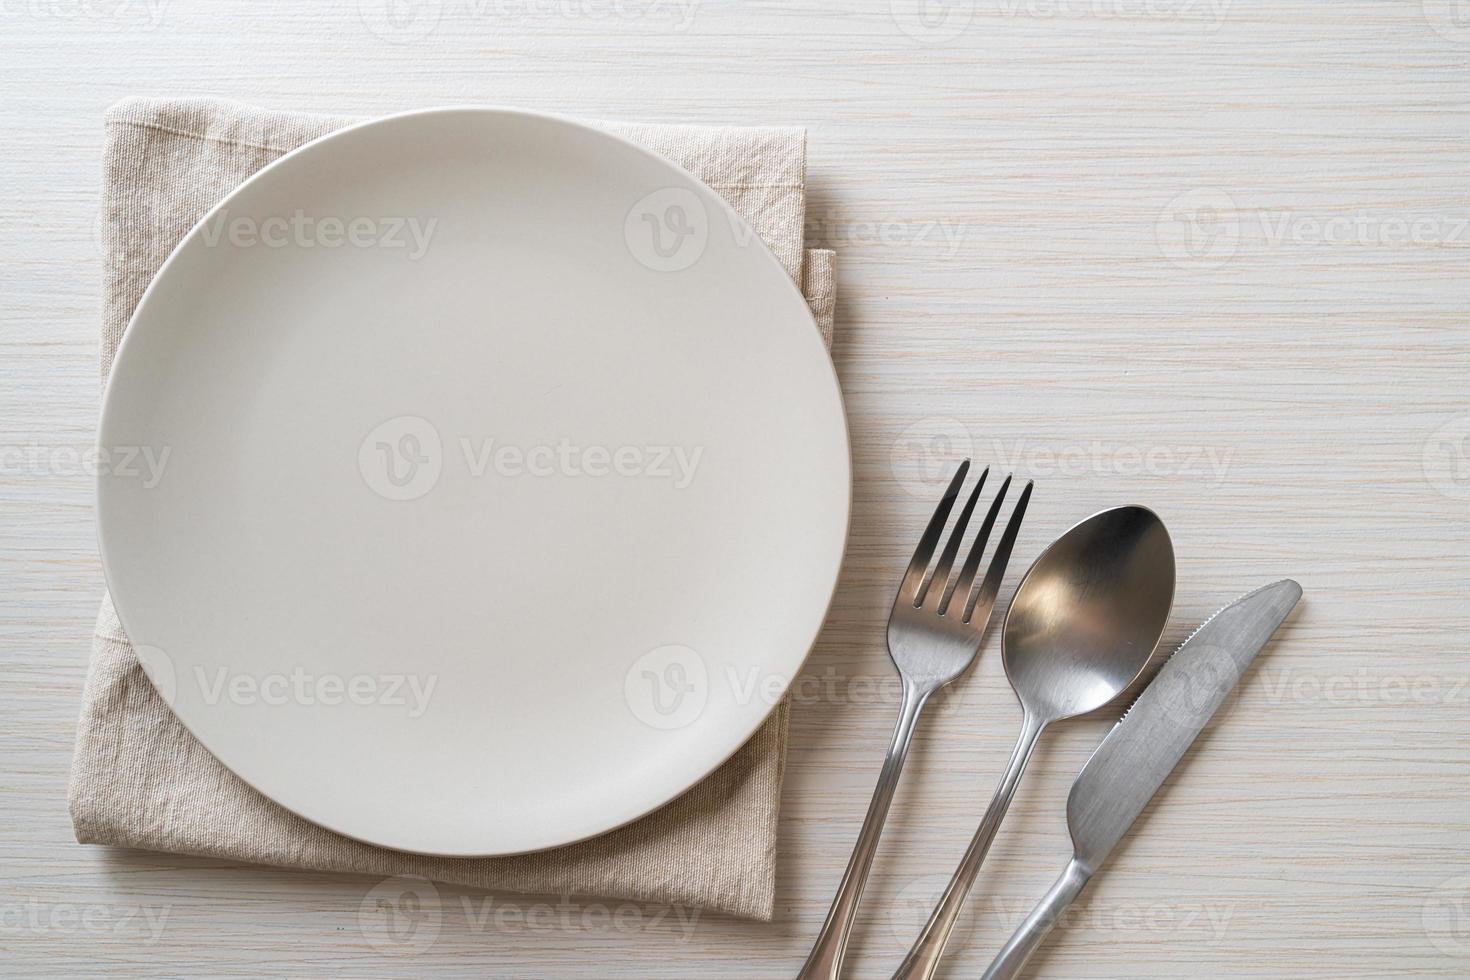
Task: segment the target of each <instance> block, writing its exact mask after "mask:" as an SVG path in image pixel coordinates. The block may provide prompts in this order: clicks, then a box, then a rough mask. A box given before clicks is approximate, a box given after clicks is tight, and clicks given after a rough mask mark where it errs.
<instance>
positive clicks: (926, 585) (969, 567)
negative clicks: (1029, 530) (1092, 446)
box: [798, 460, 1031, 980]
mask: <svg viewBox="0 0 1470 980" xmlns="http://www.w3.org/2000/svg"><path fill="white" fill-rule="evenodd" d="M969 469H970V461H969V460H965V461H964V462H963V463H961V464H960V467H959V469H958V471H956V473H955V475H954V478H953V479H952V480H950V483H949V488H948V489H947V490H945V493H944V497H943V499H941V500H940V501H939V506H938V507H937V508H935V510H934V515H933V516H932V517H930V519H929V525H928V527H926V528H925V529H924V534H923V537H921V538H920V539H919V546H918V548H916V549H915V550H914V557H913V560H912V561H910V562H909V567H908V570H907V571H906V572H905V573H904V577H903V582H902V584H900V585H899V587H898V596H897V597H896V598H895V599H894V600H893V611H892V612H891V613H890V614H889V617H888V652H889V655H890V656H891V657H892V659H893V665H894V666H895V667H897V668H898V673H899V677H900V678H901V679H902V681H903V688H902V690H903V694H902V698H901V701H900V703H899V712H898V724H897V725H896V726H895V728H894V731H893V741H892V743H891V744H890V745H889V747H888V756H887V758H885V759H884V760H883V768H882V770H881V771H880V772H879V774H878V786H877V788H876V789H875V790H874V791H873V801H872V802H871V803H870V804H869V805H868V815H867V817H865V818H864V820H863V826H862V829H861V830H860V831H859V832H858V840H857V845H856V846H855V847H854V848H853V852H852V857H851V858H850V859H849V861H848V864H847V871H846V873H844V874H843V876H842V883H841V884H840V885H838V887H837V896H836V898H834V899H833V900H832V908H831V910H829V911H828V913H827V920H826V922H825V923H823V925H822V931H821V933H820V934H818V936H817V941H816V944H815V945H814V946H813V947H812V951H811V954H810V955H809V956H808V957H807V960H806V963H805V965H803V966H802V968H801V973H800V974H799V975H798V976H799V978H800V980H817V978H821V980H835V978H836V977H837V976H838V974H839V973H840V972H841V970H842V957H843V954H844V952H845V950H846V948H847V940H848V935H849V933H850V931H851V929H852V923H853V916H854V914H855V913H856V911H857V906H858V902H859V900H860V899H861V898H862V893H863V885H864V884H865V883H866V881H867V878H868V869H869V868H870V867H871V866H872V863H873V854H874V852H875V851H876V850H877V847H878V837H879V835H880V834H881V833H882V831H883V821H884V819H885V818H886V817H887V815H888V806H889V804H890V803H891V802H892V801H893V791H894V789H895V788H896V787H897V786H898V777H899V773H900V772H901V771H902V770H903V762H904V756H905V755H906V754H907V752H908V747H909V742H910V740H911V739H912V738H913V734H914V728H915V725H916V724H917V723H918V720H919V715H920V713H921V712H922V711H923V710H924V706H925V704H927V703H928V701H929V698H930V696H931V695H933V694H934V692H935V691H937V690H939V689H940V688H941V687H943V686H945V685H946V684H948V683H950V682H951V681H953V680H954V679H955V678H957V677H959V676H960V675H961V674H963V673H964V672H965V671H966V670H967V669H968V668H969V666H970V664H971V663H972V662H973V661H974V659H975V654H976V653H977V652H978V651H979V649H980V641H981V639H982V638H983V637H984V634H985V625H986V624H987V623H988V622H989V621H990V612H991V610H992V609H993V608H994V606H995V596H996V593H997V592H998V591H999V589H1000V582H1001V579H1002V578H1003V577H1004V575H1005V570H1006V563H1007V562H1008V561H1009V560H1010V557H1011V548H1012V547H1013V546H1014V545H1015V542H1016V534H1017V533H1018V532H1019V531H1020V529H1021V520H1022V519H1023V518H1024V516H1025V514H1026V504H1027V502H1028V501H1029V500H1030V499H1031V484H1030V483H1027V484H1026V487H1025V489H1024V490H1022V491H1021V496H1020V499H1019V500H1018V501H1017V502H1016V506H1015V509H1014V510H1013V511H1012V512H1011V518H1010V521H1009V522H1007V524H1006V528H1005V531H1004V532H1003V533H1002V534H1001V539H1000V543H999V545H997V546H996V550H995V556H994V557H993V558H992V559H991V561H990V565H989V567H988V568H987V570H986V572H985V578H984V580H982V581H981V583H980V586H979V588H978V590H975V591H974V592H973V594H972V590H974V589H975V585H974V583H975V576H976V574H977V573H978V572H979V570H980V560H981V558H982V557H983V555H984V552H985V545H986V542H987V541H988V540H989V538H990V533H991V531H992V529H993V528H994V526H995V521H996V517H997V516H998V515H999V513H1000V508H1001V504H1002V502H1003V501H1004V499H1005V496H1006V491H1007V490H1008V489H1009V488H1010V485H1011V478H1010V477H1006V479H1005V482H1004V483H1002V484H1001V487H1000V490H999V491H998V492H997V493H996V495H995V499H994V500H993V501H992V503H991V505H990V508H989V510H988V511H987V512H986V514H985V520H984V522H983V523H982V524H981V525H980V531H979V533H978V534H976V536H975V540H974V543H973V544H972V545H971V546H970V549H969V551H968V552H967V553H966V556H965V560H964V564H963V565H962V566H961V567H960V571H959V574H958V575H957V576H955V577H954V578H953V579H951V577H950V576H951V572H952V570H953V569H954V563H955V559H956V558H958V557H959V551H960V548H961V546H962V545H963V544H964V541H965V530H966V528H967V526H968V525H969V522H970V517H971V515H972V514H973V513H974V510H975V504H976V502H977V501H978V500H979V498H980V491H981V488H983V487H984V486H985V479H986V476H988V475H989V472H990V471H989V470H988V469H987V470H986V471H985V472H983V473H981V474H980V479H979V481H977V482H976V484H975V488H974V489H973V490H972V491H970V496H969V499H968V500H966V501H965V505H964V507H963V509H961V511H960V514H959V517H958V519H957V520H956V521H955V526H954V530H953V531H952V532H951V533H950V536H949V541H948V543H947V544H945V546H944V550H943V551H942V552H941V553H940V555H939V560H938V562H936V563H935V564H934V567H933V571H932V572H931V571H930V559H931V558H932V557H933V555H934V549H935V548H936V547H937V546H938V544H939V539H940V538H941V537H942V536H943V534H944V529H945V526H946V524H947V523H948V521H949V515H950V511H951V510H952V509H953V508H954V503H955V500H956V499H957V498H958V496H959V493H960V488H961V487H962V486H964V482H965V475H966V473H968V472H969Z"/></svg>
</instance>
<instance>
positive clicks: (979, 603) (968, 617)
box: [964, 480, 1032, 632]
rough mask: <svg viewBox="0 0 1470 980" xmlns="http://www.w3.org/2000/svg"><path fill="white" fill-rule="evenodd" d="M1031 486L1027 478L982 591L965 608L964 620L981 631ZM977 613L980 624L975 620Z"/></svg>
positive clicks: (1028, 497) (1002, 573) (988, 617)
mask: <svg viewBox="0 0 1470 980" xmlns="http://www.w3.org/2000/svg"><path fill="white" fill-rule="evenodd" d="M1031 486H1032V483H1031V481H1030V480H1027V481H1026V489H1024V490H1022V491H1021V499H1020V500H1018V501H1016V509H1015V510H1014V511H1012V512H1011V519H1010V521H1009V522H1007V523H1006V530H1005V533H1004V534H1002V535H1001V536H1000V544H999V545H997V546H996V548H995V557H994V558H992V559H991V560H990V568H989V569H988V570H987V571H986V572H985V581H984V582H982V583H981V584H980V591H979V592H977V593H975V599H974V601H973V602H971V603H970V605H968V606H967V607H966V608H965V617H964V621H965V622H967V623H969V624H970V625H971V626H972V627H974V628H976V629H978V630H980V631H981V632H984V630H985V624H986V623H988V622H989V621H990V611H991V610H992V609H994V608H995V596H996V593H997V592H999V591H1000V580H1001V579H1002V578H1004V577H1005V573H1006V563H1007V562H1009V561H1010V560H1011V548H1012V547H1013V546H1014V545H1015V543H1016V535H1017V534H1019V533H1020V531H1021V519H1022V518H1023V517H1025V515H1026V503H1027V501H1029V500H1030V499H1031ZM977 614H978V617H979V623H978V624H976V622H975V619H976V616H977Z"/></svg>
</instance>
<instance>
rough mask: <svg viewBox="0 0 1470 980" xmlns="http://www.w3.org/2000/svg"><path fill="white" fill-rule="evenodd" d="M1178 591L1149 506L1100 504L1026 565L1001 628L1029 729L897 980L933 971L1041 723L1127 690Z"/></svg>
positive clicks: (1164, 535)
mask: <svg viewBox="0 0 1470 980" xmlns="http://www.w3.org/2000/svg"><path fill="white" fill-rule="evenodd" d="M1173 601H1174V547H1173V545H1172V543H1171V542H1170V540H1169V532H1168V531H1167V530H1165V529H1164V524H1163V522H1162V521H1160V520H1159V518H1158V516H1157V515H1156V514H1154V512H1153V511H1151V510H1148V509H1146V508H1143V507H1116V508H1113V509H1112V510H1105V511H1103V512H1102V513H1100V514H1094V515H1093V516H1092V517H1089V518H1088V519H1087V520H1085V521H1082V522H1081V523H1080V524H1077V525H1076V526H1075V527H1073V528H1071V529H1070V530H1069V531H1067V532H1066V533H1065V534H1063V535H1062V536H1061V537H1060V538H1058V539H1057V540H1056V542H1055V543H1054V544H1052V546H1051V547H1049V548H1047V549H1046V551H1045V552H1043V553H1042V555H1041V557H1040V558H1038V559H1036V562H1035V564H1033V565H1032V566H1031V568H1030V569H1029V570H1028V571H1027V572H1026V575H1025V577H1024V578H1022V579H1021V584H1020V585H1018V586H1017V587H1016V595H1015V598H1014V599H1012V600H1011V607H1010V611H1009V612H1008V613H1007V614H1006V621H1005V631H1004V633H1003V635H1002V638H1001V658H1002V660H1003V661H1004V663H1005V670H1006V677H1008V678H1009V679H1010V682H1011V687H1012V688H1013V689H1014V690H1015V692H1016V697H1017V698H1018V699H1019V700H1020V702H1021V710H1022V720H1021V736H1020V739H1019V740H1018V741H1017V743H1016V748H1015V751H1014V752H1013V753H1011V761H1010V765H1009V766H1007V767H1006V773H1005V776H1004V777H1003V778H1002V779H1001V783H1000V787H999V788H998V789H997V790H996V791H995V796H994V798H993V799H992V800H991V802H990V807H989V808H988V809H987V810H986V811H985V818H984V819H983V820H981V821H980V826H979V828H978V829H977V830H976V831H975V836H974V839H973V840H971V841H970V846H969V847H968V848H967V849H966V850H965V856H964V858H963V859H961V861H960V866H959V868H958V869H956V870H955V873H954V877H952V878H951V879H950V882H949V885H948V886H947V887H946V888H945V889H944V894H943V895H942V896H941V897H940V899H939V905H938V906H937V907H936V908H935V909H934V912H933V914H932V915H931V916H930V917H929V922H928V923H927V924H926V925H925V926H924V930H923V931H922V932H921V933H919V938H918V939H917V940H916V941H915V942H914V945H913V948H912V949H910V950H909V953H908V956H906V957H905V958H904V961H903V963H902V965H900V966H899V968H898V972H897V973H895V974H894V980H916V978H922V980H928V978H930V977H932V976H934V971H935V970H936V969H937V968H938V966H939V961H940V959H941V958H942V957H943V956H944V947H945V944H946V943H948V942H949V936H950V933H951V932H952V931H953V929H954V924H955V921H956V919H957V918H958V917H959V913H960V908H961V906H962V905H963V904H964V901H965V896H966V895H967V894H968V893H969V891H970V886H971V885H972V884H973V883H974V881H975V875H976V874H977V873H978V872H979V870H980V864H981V862H983V861H984V860H985V854H986V852H987V851H988V850H989V849H990V843H991V841H993V840H994V839H995V833H996V831H997V830H999V829H1000V822H1001V820H1002V819H1004V817H1005V814H1006V810H1007V809H1008V808H1009V807H1010V803H1011V797H1012V795H1014V793H1015V791H1016V786H1017V785H1018V784H1019V783H1020V781H1021V775H1022V773H1024V772H1025V771H1026V763H1027V762H1028V761H1029V760H1030V758H1031V752H1032V750H1033V749H1034V748H1035V747H1036V742H1037V740H1038V739H1039V738H1040V737H1041V733H1042V732H1043V731H1045V730H1046V729H1047V727H1048V726H1050V725H1051V724H1052V723H1053V722H1057V721H1061V720H1063V719H1066V718H1073V717H1075V716H1077V715H1081V714H1086V713H1087V712H1089V711H1095V710H1097V709H1098V708H1101V707H1102V706H1103V705H1105V704H1107V703H1108V702H1109V701H1111V700H1113V699H1114V698H1115V697H1117V696H1118V695H1119V694H1121V693H1123V691H1124V690H1125V689H1126V688H1127V687H1128V685H1130V684H1132V683H1133V681H1134V679H1135V678H1137V677H1138V675H1139V674H1140V673H1142V671H1143V668H1144V667H1145V666H1147V665H1148V661H1149V657H1151V656H1152V655H1153V652H1154V648H1155V647H1156V646H1157V645H1158V642H1159V638H1160V637H1161V636H1162V635H1163V632H1164V625H1165V623H1166V622H1167V620H1168V618H1169V607H1170V606H1171V605H1172V604H1173Z"/></svg>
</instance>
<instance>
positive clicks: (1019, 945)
mask: <svg viewBox="0 0 1470 980" xmlns="http://www.w3.org/2000/svg"><path fill="white" fill-rule="evenodd" d="M1301 596H1302V587H1301V586H1300V585H1297V584H1296V583H1295V582H1293V581H1292V580H1291V579H1282V580H1281V581H1280V582H1276V583H1274V584H1272V585H1268V586H1266V587H1264V588H1260V589H1257V590H1256V591H1254V592H1251V593H1248V594H1246V595H1244V596H1242V597H1241V598H1239V599H1237V600H1236V601H1235V602H1233V603H1232V604H1230V605H1228V606H1226V607H1225V608H1224V609H1221V610H1220V611H1219V612H1217V613H1215V615H1213V616H1211V617H1210V618H1209V619H1207V620H1205V622H1204V624H1203V625H1201V626H1200V627H1199V629H1197V630H1195V631H1194V632H1193V633H1191V634H1190V635H1189V638H1188V639H1186V640H1185V641H1184V643H1183V644H1181V645H1180V647H1179V649H1178V650H1176V651H1175V652H1174V655H1173V656H1172V657H1170V658H1169V660H1168V662H1167V663H1165V664H1164V666H1163V667H1162V668H1160V670H1159V672H1158V675H1157V676H1155V677H1154V679H1153V681H1151V682H1150V683H1149V685H1148V687H1146V688H1144V691H1143V693H1142V694H1140V695H1139V696H1138V700H1137V701H1135V702H1133V706H1132V707H1131V708H1129V709H1128V710H1127V711H1126V712H1124V714H1123V717H1122V718H1121V719H1120V720H1119V721H1118V723H1117V724H1116V725H1114V726H1113V729H1112V731H1110V732H1108V734H1107V736H1106V737H1105V738H1104V739H1103V740H1102V742H1101V743H1100V744H1099V745H1098V747H1097V749H1096V750H1095V751H1094V752H1093V753H1092V758H1090V759H1088V760H1087V765H1085V766H1083V767H1082V772H1081V773H1079V774H1078V776H1077V781H1076V782H1075V783H1073V784H1072V792H1071V793H1070V794H1069V795H1068V797H1067V829H1068V830H1070V831H1071V834H1072V860H1071V862H1070V863H1069V864H1068V865H1067V867H1066V869H1065V870H1064V871H1063V872H1062V875H1061V877H1060V878H1058V879H1057V881H1056V884H1054V885H1052V886H1051V890H1050V891H1048V892H1047V893H1046V896H1045V897H1044V898H1042V900H1041V901H1040V902H1039V903H1038V904H1037V906H1036V908H1035V909H1033V910H1032V912H1031V914H1030V915H1028V916H1027V917H1026V921H1024V922H1022V923H1021V926H1020V928H1018V929H1017V930H1016V932H1015V934H1014V935H1013V936H1011V938H1010V941H1009V942H1007V943H1006V944H1005V948H1004V949H1002V950H1001V951H1000V955H998V956H996V958H995V962H993V963H991V964H990V968H989V969H988V970H986V971H985V977H984V980H1009V978H1011V977H1014V976H1016V975H1017V974H1019V973H1020V972H1021V968H1022V967H1023V966H1024V965H1025V963H1026V961H1027V960H1028V959H1030V957H1031V954H1032V953H1034V952H1036V950H1037V948H1038V947H1040V946H1041V941H1042V940H1043V939H1044V938H1045V937H1046V934H1047V933H1048V932H1050V931H1051V928H1052V926H1054V925H1055V924H1056V921H1057V919H1058V918H1059V917H1060V916H1061V914H1062V913H1063V912H1064V911H1066V909H1067V907H1068V906H1070V905H1071V904H1072V902H1073V901H1074V900H1075V899H1076V898H1077V896H1078V895H1079V894H1081V892H1082V889H1083V887H1085V886H1086V884H1087V882H1088V881H1089V880H1091V878H1092V876H1093V874H1094V873H1095V872H1096V871H1097V869H1098V868H1099V867H1100V866H1101V865H1102V863H1103V861H1105V860H1106V859H1107V856H1108V854H1109V852H1111V851H1112V849H1113V848H1114V847H1115V846H1116V845H1117V843H1118V841H1120V840H1122V838H1123V835H1124V834H1126V833H1127V832H1128V828H1129V827H1131V826H1132V825H1133V821H1135V820H1137V819H1138V815H1139V814H1140V813H1142V812H1143V808H1144V807H1145V806H1147V805H1148V801H1149V800H1151V799H1152V798H1153V796H1154V794H1155V793H1157V792H1158V790H1159V787H1160V786H1162V785H1163V784H1164V780H1165V779H1167V778H1168V776H1169V773H1171V772H1173V771H1174V767H1175V766H1176V765H1178V764H1179V760H1180V759H1182V758H1183V757H1184V753H1185V752H1187V751H1188V750H1189V746H1190V745H1191V744H1192V743H1193V742H1194V740H1195V737H1196V736H1197V735H1199V733H1200V731H1201V730H1203V729H1204V727H1205V725H1206V724H1208V723H1209V720H1210V718H1211V717H1213V716H1214V714H1215V712H1216V711H1217V710H1218V709H1219V707H1220V705H1222V704H1224V703H1225V699H1226V698H1227V697H1228V696H1229V695H1230V692H1231V690H1233V689H1234V688H1235V685H1236V682H1238V681H1239V680H1240V677H1241V675H1242V674H1244V673H1245V669H1246V668H1247V667H1249V666H1250V663H1251V661H1252V660H1254V659H1255V657H1256V654H1257V653H1259V652H1260V650H1261V648H1262V647H1263V646H1265V645H1266V641H1267V640H1269V639H1270V638H1271V634H1272V633H1274V632H1276V627H1278V626H1280V625H1281V622H1282V620H1284V619H1286V616H1287V613H1289V612H1291V610H1292V607H1293V606H1295V605H1296V603H1297V600H1298V599H1300V598H1301Z"/></svg>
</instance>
